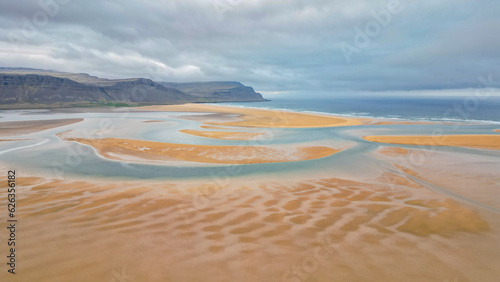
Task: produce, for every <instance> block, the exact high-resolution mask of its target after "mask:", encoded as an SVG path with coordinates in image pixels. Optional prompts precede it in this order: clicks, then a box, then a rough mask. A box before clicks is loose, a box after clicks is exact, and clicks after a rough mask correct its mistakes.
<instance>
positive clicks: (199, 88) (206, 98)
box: [161, 81, 266, 102]
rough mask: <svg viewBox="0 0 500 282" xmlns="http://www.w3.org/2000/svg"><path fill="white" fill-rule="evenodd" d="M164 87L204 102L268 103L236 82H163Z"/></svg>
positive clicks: (248, 88) (252, 90) (250, 89)
mask: <svg viewBox="0 0 500 282" xmlns="http://www.w3.org/2000/svg"><path fill="white" fill-rule="evenodd" d="M161 84H162V85H164V86H167V87H173V88H176V89H179V90H181V91H183V92H185V93H187V94H190V95H192V96H194V97H196V98H198V99H199V100H200V101H202V102H250V101H251V102H257V101H266V99H264V98H263V97H262V95H261V94H260V93H257V92H255V91H254V89H253V88H252V87H249V86H245V85H243V84H241V83H240V82H236V81H211V82H188V83H173V82H161Z"/></svg>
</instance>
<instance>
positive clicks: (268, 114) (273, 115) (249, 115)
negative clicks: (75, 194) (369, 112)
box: [138, 104, 365, 128]
mask: <svg viewBox="0 0 500 282" xmlns="http://www.w3.org/2000/svg"><path fill="white" fill-rule="evenodd" d="M138 109H139V110H146V111H165V112H199V113H220V114H233V115H239V119H240V120H239V121H230V122H205V124H210V125H224V126H241V127H263V128H273V127H281V128H301V127H334V126H350V125H360V124H364V123H365V120H363V119H355V118H342V117H334V116H322V115H313V114H305V113H292V112H285V111H274V110H273V111H271V110H261V109H249V108H236V107H221V106H212V105H202V104H185V105H168V106H145V107H139V108H138Z"/></svg>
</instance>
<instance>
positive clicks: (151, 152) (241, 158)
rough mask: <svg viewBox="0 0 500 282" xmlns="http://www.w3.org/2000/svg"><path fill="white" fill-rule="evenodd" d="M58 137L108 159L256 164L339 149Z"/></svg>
mask: <svg viewBox="0 0 500 282" xmlns="http://www.w3.org/2000/svg"><path fill="white" fill-rule="evenodd" d="M58 136H59V137H60V138H61V139H63V140H66V141H76V142H79V143H82V144H86V145H90V146H92V147H94V148H95V149H96V150H97V151H98V152H99V154H100V155H102V156H104V157H106V158H109V159H119V160H123V158H125V159H126V157H127V156H130V157H135V158H141V159H144V160H159V161H189V162H201V163H213V164H257V163H275V162H291V161H304V160H312V159H319V158H323V157H327V156H330V155H332V154H335V153H337V152H339V151H340V150H336V149H333V148H330V147H323V146H308V147H296V148H293V149H292V150H283V149H281V148H276V147H266V146H212V145H188V144H174V143H163V142H152V141H142V140H130V139H117V138H104V139H84V138H72V137H64V134H58Z"/></svg>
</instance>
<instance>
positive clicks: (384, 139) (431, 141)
mask: <svg viewBox="0 0 500 282" xmlns="http://www.w3.org/2000/svg"><path fill="white" fill-rule="evenodd" d="M363 139H365V140H368V141H371V142H378V143H389V144H401V145H422V146H451V147H467V148H478V149H489V150H500V135H442V136H389V135H386V136H364V137H363Z"/></svg>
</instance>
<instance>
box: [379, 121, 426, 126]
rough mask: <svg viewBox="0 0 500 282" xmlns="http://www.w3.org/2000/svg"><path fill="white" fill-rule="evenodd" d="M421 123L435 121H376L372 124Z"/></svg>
mask: <svg viewBox="0 0 500 282" xmlns="http://www.w3.org/2000/svg"><path fill="white" fill-rule="evenodd" d="M412 124H415V125H419V124H435V123H433V122H417V121H376V122H372V123H370V125H412Z"/></svg>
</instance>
